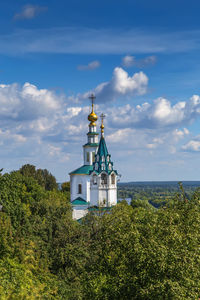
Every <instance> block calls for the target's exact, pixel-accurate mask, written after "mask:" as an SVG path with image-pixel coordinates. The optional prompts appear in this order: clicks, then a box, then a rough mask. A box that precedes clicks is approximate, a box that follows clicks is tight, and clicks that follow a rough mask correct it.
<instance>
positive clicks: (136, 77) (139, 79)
mask: <svg viewBox="0 0 200 300" xmlns="http://www.w3.org/2000/svg"><path fill="white" fill-rule="evenodd" d="M147 85H148V77H147V76H146V74H144V73H143V72H139V73H135V74H133V75H132V76H129V74H128V73H127V72H126V71H125V70H124V69H122V68H120V67H117V68H115V69H114V71H113V76H112V78H111V80H110V81H107V82H103V83H101V84H99V85H98V86H97V87H96V88H95V89H94V90H93V91H88V92H87V93H85V94H83V95H81V94H78V95H77V96H76V97H74V99H75V101H77V98H78V99H79V100H85V99H87V98H88V97H89V95H90V94H91V92H93V93H94V94H95V95H96V97H97V103H102V102H107V101H113V100H116V99H118V98H120V97H127V96H135V95H144V94H145V93H146V92H147ZM70 99H72V98H70Z"/></svg>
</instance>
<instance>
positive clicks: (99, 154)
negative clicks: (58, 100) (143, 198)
mask: <svg viewBox="0 0 200 300" xmlns="http://www.w3.org/2000/svg"><path fill="white" fill-rule="evenodd" d="M90 99H91V100H92V111H91V113H90V114H89V116H88V120H89V122H90V123H89V131H88V133H87V143H86V144H85V145H83V165H82V166H81V167H79V168H78V169H76V170H74V171H72V172H70V174H69V175H70V189H71V203H72V206H73V218H74V219H79V218H81V217H83V216H84V215H85V214H87V212H88V207H91V206H97V207H111V206H114V205H116V204H117V176H118V173H117V171H116V170H114V169H113V162H112V161H111V155H110V154H109V152H108V149H107V146H106V141H105V137H104V124H103V119H104V117H105V116H104V115H103V114H102V115H101V126H100V128H101V137H100V141H99V138H98V136H99V134H98V133H97V128H96V123H95V122H96V121H97V119H98V117H97V115H96V114H95V112H94V99H95V96H94V95H93V94H92V95H91V97H90Z"/></svg>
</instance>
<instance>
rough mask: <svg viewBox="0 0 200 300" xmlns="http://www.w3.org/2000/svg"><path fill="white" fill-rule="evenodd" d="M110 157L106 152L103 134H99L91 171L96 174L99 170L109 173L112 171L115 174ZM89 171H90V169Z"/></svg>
mask: <svg viewBox="0 0 200 300" xmlns="http://www.w3.org/2000/svg"><path fill="white" fill-rule="evenodd" d="M110 157H111V155H110V154H109V153H108V149H107V146H106V142H105V139H104V136H103V135H101V139H100V142H99V147H98V151H97V154H96V155H95V162H94V163H93V171H95V172H96V173H98V174H99V173H101V172H106V173H108V174H110V173H111V172H113V171H114V172H115V173H116V174H117V171H116V170H113V162H112V161H111V159H110ZM90 173H92V171H91V172H90Z"/></svg>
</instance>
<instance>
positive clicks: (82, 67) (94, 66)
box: [77, 60, 100, 71]
mask: <svg viewBox="0 0 200 300" xmlns="http://www.w3.org/2000/svg"><path fill="white" fill-rule="evenodd" d="M99 67H100V62H99V61H98V60H94V61H91V62H90V63H89V64H87V65H79V66H78V67H77V69H78V70H79V71H85V70H90V71H91V70H95V69H97V68H99Z"/></svg>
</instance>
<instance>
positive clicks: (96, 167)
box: [95, 163, 98, 171]
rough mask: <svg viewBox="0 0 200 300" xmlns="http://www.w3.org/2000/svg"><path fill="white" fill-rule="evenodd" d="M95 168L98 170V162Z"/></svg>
mask: <svg viewBox="0 0 200 300" xmlns="http://www.w3.org/2000/svg"><path fill="white" fill-rule="evenodd" d="M95 170H96V171H97V170H98V164H97V163H96V164H95Z"/></svg>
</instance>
